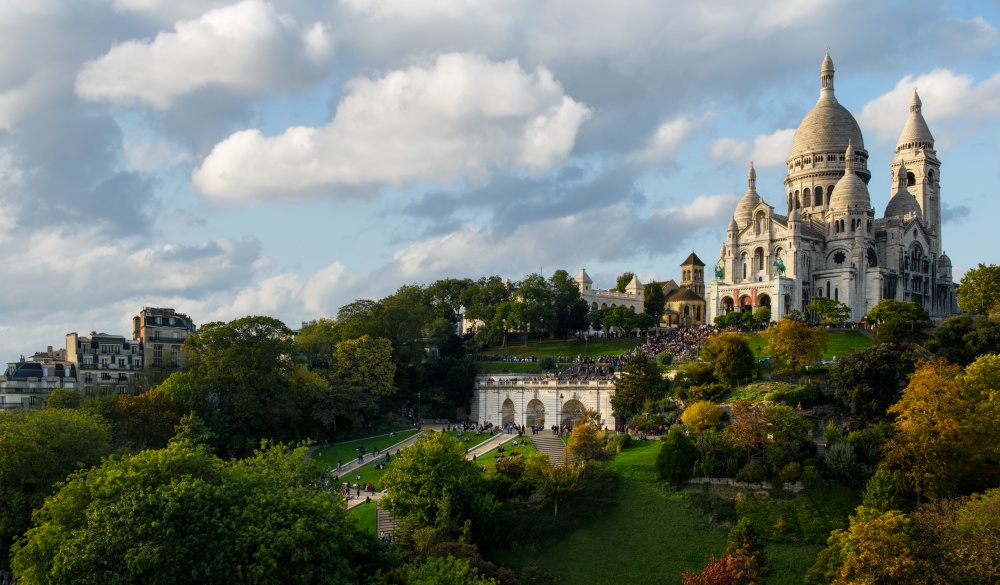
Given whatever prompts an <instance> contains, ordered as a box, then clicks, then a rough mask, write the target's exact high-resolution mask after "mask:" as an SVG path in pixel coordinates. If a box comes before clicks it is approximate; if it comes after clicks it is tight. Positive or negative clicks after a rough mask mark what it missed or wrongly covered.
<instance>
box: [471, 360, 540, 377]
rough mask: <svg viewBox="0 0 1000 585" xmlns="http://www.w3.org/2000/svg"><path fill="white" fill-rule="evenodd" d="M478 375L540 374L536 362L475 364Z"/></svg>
mask: <svg viewBox="0 0 1000 585" xmlns="http://www.w3.org/2000/svg"><path fill="white" fill-rule="evenodd" d="M476 370H477V371H478V372H479V373H480V374H541V373H542V371H541V370H540V369H538V362H524V363H521V362H476Z"/></svg>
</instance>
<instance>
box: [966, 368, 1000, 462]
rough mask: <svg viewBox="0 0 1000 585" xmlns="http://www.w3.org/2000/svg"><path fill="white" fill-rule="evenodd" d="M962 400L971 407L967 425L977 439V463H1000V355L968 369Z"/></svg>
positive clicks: (975, 451)
mask: <svg viewBox="0 0 1000 585" xmlns="http://www.w3.org/2000/svg"><path fill="white" fill-rule="evenodd" d="M960 392H961V396H962V399H963V400H965V401H966V403H967V404H968V413H967V415H966V416H965V418H964V421H963V423H964V425H965V426H966V428H968V429H969V431H970V432H971V434H972V437H974V441H975V445H974V446H973V447H972V453H973V454H974V455H975V456H976V459H977V460H985V461H997V460H1000V355H997V354H986V355H981V356H979V357H978V358H976V361H974V362H972V363H971V364H969V365H968V366H967V367H966V368H965V372H964V374H963V375H962V377H961V390H960Z"/></svg>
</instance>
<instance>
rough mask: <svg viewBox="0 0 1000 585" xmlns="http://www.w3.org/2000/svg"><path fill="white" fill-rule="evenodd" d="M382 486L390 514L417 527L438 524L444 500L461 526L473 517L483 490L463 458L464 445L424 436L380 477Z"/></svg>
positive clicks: (480, 480)
mask: <svg viewBox="0 0 1000 585" xmlns="http://www.w3.org/2000/svg"><path fill="white" fill-rule="evenodd" d="M382 485H383V486H384V487H385V489H386V493H387V494H388V498H389V499H388V501H391V502H392V509H393V511H394V512H395V513H396V514H397V515H399V516H406V517H408V518H413V519H414V520H416V521H417V523H418V524H419V525H420V526H434V525H435V524H437V523H438V521H439V520H440V519H441V518H440V514H441V513H442V507H441V506H440V503H441V501H442V500H443V499H444V498H449V499H450V500H451V505H452V506H453V510H452V512H453V513H455V514H457V516H456V518H458V520H456V521H457V522H458V523H459V524H461V521H462V520H464V519H467V518H470V517H471V516H472V511H473V509H474V508H475V505H476V500H478V499H479V498H480V492H481V491H482V490H483V487H484V483H483V477H482V475H481V474H480V472H479V470H478V469H477V468H476V466H475V465H474V464H473V463H472V462H471V461H468V460H467V459H466V458H465V446H464V444H462V443H460V442H459V441H458V440H457V439H456V438H455V437H453V436H451V435H446V434H444V433H425V434H424V435H422V436H421V437H420V438H419V439H417V442H416V443H414V444H413V445H411V446H409V447H407V448H406V449H403V450H402V451H401V452H400V453H399V455H397V456H396V461H395V463H393V465H392V468H391V469H389V471H388V472H387V473H386V474H385V475H384V476H383V477H382Z"/></svg>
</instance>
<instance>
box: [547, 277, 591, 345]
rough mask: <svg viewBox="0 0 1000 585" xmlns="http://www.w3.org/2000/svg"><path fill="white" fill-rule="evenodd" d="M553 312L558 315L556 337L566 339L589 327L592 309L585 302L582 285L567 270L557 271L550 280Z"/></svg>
mask: <svg viewBox="0 0 1000 585" xmlns="http://www.w3.org/2000/svg"><path fill="white" fill-rule="evenodd" d="M549 283H550V286H551V288H552V303H553V310H554V311H555V314H556V321H555V335H556V337H559V338H562V339H565V338H566V337H568V336H569V335H570V334H571V333H573V332H575V331H580V330H581V329H585V328H586V327H587V320H586V318H587V311H589V310H590V307H588V306H587V302H586V301H584V300H583V295H582V294H581V292H580V285H579V284H578V283H577V282H576V281H575V280H573V278H572V277H571V276H570V275H569V273H568V272H566V271H565V270H556V271H555V272H554V273H552V278H550V279H549Z"/></svg>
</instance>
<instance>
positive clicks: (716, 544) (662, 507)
mask: <svg viewBox="0 0 1000 585" xmlns="http://www.w3.org/2000/svg"><path fill="white" fill-rule="evenodd" d="M659 446H660V444H659V442H656V441H648V442H644V443H639V444H638V445H637V446H636V447H634V448H629V449H627V450H626V451H624V452H622V453H620V454H618V455H617V456H616V457H615V459H614V461H613V465H614V466H615V468H616V470H617V471H618V473H619V474H620V476H621V478H622V481H621V487H620V490H619V496H618V507H617V508H616V509H614V510H610V511H608V512H606V513H605V514H604V515H603V516H601V517H599V518H595V519H594V520H593V522H591V523H590V524H589V525H588V526H586V527H585V528H582V529H580V530H577V531H575V532H572V533H569V534H566V535H565V536H564V537H563V538H561V539H560V540H559V541H557V542H552V543H550V544H548V545H547V546H544V547H537V548H534V547H533V548H531V549H529V548H524V549H521V550H514V551H499V552H498V553H496V554H495V555H494V558H493V559H492V560H494V561H496V562H500V563H503V564H504V565H506V566H507V567H509V568H512V569H514V570H516V571H520V569H521V568H522V567H524V566H528V565H537V566H538V567H540V568H542V569H544V570H546V571H548V572H550V573H552V574H554V575H559V576H560V577H561V578H562V582H563V583H594V584H601V583H608V584H612V583H614V584H617V583H630V584H633V585H640V584H643V583H648V584H660V583H681V575H682V574H683V573H684V571H686V570H698V569H700V568H701V567H702V566H704V564H705V563H706V562H707V561H708V559H709V557H710V556H711V555H712V554H719V553H721V552H722V550H723V549H724V548H725V546H726V536H727V534H728V530H727V528H724V527H720V526H716V525H712V524H710V523H709V522H708V520H707V519H706V518H705V516H703V515H702V514H701V513H700V512H698V511H697V510H695V509H694V508H692V507H691V506H690V505H688V504H687V503H686V502H684V501H683V500H682V498H681V496H680V494H679V493H678V492H677V491H673V490H670V489H668V488H667V487H665V486H664V484H663V483H662V482H660V481H658V480H657V478H656V475H655V472H654V471H653V461H654V460H655V459H656V454H657V453H658V452H659ZM819 551H820V547H819V546H817V545H809V544H771V545H769V546H768V556H769V558H770V559H771V564H772V575H771V577H769V578H768V580H767V583H768V584H769V585H770V584H777V585H785V584H788V585H791V584H793V583H794V584H801V583H802V582H803V579H804V577H805V574H806V572H807V571H808V570H809V568H810V567H811V566H812V565H813V563H814V562H815V560H816V555H817V554H819Z"/></svg>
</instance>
